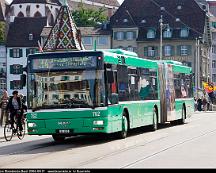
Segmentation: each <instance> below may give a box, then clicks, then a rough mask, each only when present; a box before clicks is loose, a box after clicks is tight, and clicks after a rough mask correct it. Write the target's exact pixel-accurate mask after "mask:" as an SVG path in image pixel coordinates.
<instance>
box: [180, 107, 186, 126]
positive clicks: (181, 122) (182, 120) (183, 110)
mask: <svg viewBox="0 0 216 173" xmlns="http://www.w3.org/2000/svg"><path fill="white" fill-rule="evenodd" d="M185 119H186V110H185V106H182V119H180V120H179V124H185Z"/></svg>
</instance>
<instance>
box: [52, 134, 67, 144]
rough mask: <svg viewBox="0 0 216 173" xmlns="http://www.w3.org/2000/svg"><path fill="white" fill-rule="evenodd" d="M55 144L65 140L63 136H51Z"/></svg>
mask: <svg viewBox="0 0 216 173" xmlns="http://www.w3.org/2000/svg"><path fill="white" fill-rule="evenodd" d="M52 137H53V139H54V141H55V142H63V141H64V140H65V136H60V135H52Z"/></svg>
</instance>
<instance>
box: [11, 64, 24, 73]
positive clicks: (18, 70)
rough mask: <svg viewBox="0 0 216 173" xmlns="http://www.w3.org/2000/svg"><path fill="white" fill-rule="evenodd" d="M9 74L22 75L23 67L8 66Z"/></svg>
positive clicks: (17, 65) (16, 65) (18, 65)
mask: <svg viewBox="0 0 216 173" xmlns="http://www.w3.org/2000/svg"><path fill="white" fill-rule="evenodd" d="M10 73H11V74H21V73H23V66H22V65H20V64H13V65H11V66H10Z"/></svg>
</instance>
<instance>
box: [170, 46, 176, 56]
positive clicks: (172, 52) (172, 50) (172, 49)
mask: <svg viewBox="0 0 216 173" xmlns="http://www.w3.org/2000/svg"><path fill="white" fill-rule="evenodd" d="M174 55H175V46H171V56H174Z"/></svg>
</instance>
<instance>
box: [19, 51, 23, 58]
mask: <svg viewBox="0 0 216 173" xmlns="http://www.w3.org/2000/svg"><path fill="white" fill-rule="evenodd" d="M22 56H23V51H22V49H19V57H22Z"/></svg>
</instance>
